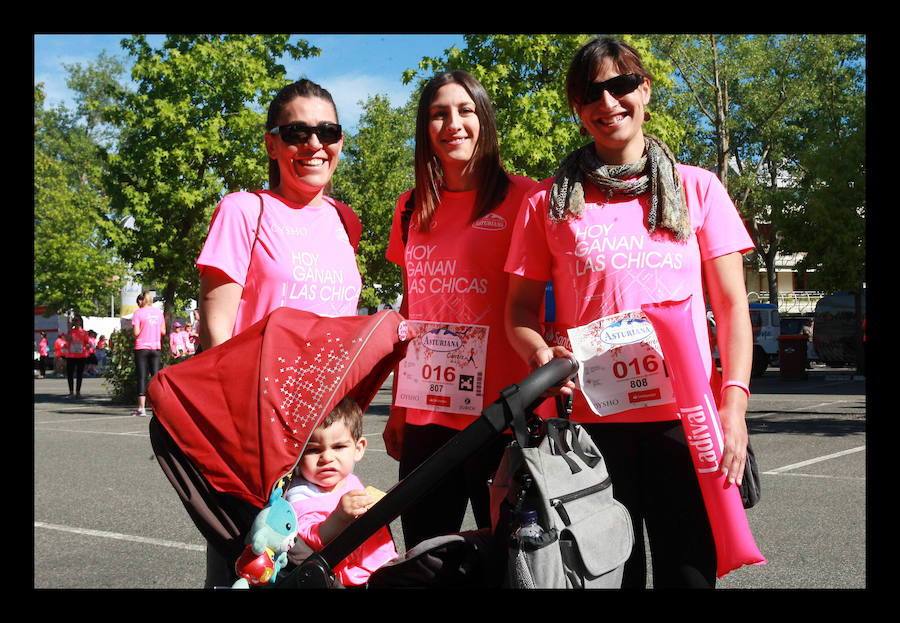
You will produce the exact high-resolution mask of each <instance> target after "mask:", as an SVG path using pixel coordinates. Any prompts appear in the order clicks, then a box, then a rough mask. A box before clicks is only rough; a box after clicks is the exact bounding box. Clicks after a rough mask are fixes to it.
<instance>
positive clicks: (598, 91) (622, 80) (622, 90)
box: [585, 73, 644, 104]
mask: <svg viewBox="0 0 900 623" xmlns="http://www.w3.org/2000/svg"><path fill="white" fill-rule="evenodd" d="M643 82H644V77H643V76H641V75H640V74H635V73H628V74H622V75H621V76H616V77H615V78H610V79H609V80H604V81H603V82H592V83H591V85H590V86H589V87H588V90H587V95H586V96H585V103H586V104H590V103H591V102H596V101H597V100H599V99H600V98H602V97H603V92H604V91H609V92H610V94H611V95H612V96H613V97H622V96H623V95H628V94H629V93H631V92H632V91H634V90H635V89H636V88H638V87H639V86H641V84H642V83H643Z"/></svg>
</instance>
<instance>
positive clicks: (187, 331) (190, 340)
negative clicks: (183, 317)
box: [184, 321, 197, 357]
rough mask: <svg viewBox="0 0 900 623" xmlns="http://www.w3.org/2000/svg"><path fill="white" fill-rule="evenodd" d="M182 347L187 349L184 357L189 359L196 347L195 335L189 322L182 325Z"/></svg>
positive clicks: (194, 352)
mask: <svg viewBox="0 0 900 623" xmlns="http://www.w3.org/2000/svg"><path fill="white" fill-rule="evenodd" d="M184 335H185V337H184V347H185V348H186V349H187V355H186V357H191V356H192V355H194V354H196V350H197V346H196V344H195V343H194V340H195V338H196V334H195V333H194V326H193V325H192V324H191V323H190V321H188V322H185V323H184Z"/></svg>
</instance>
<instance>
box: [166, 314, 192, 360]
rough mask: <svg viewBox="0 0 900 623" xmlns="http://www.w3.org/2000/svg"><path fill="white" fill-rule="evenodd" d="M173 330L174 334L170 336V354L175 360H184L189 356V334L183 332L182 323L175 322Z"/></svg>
mask: <svg viewBox="0 0 900 623" xmlns="http://www.w3.org/2000/svg"><path fill="white" fill-rule="evenodd" d="M172 329H173V331H172V333H170V334H169V352H170V353H172V358H173V359H184V358H185V357H187V354H188V348H187V340H188V334H187V333H186V332H185V331H184V330H182V328H181V323H180V322H175V323H174V324H173V325H172Z"/></svg>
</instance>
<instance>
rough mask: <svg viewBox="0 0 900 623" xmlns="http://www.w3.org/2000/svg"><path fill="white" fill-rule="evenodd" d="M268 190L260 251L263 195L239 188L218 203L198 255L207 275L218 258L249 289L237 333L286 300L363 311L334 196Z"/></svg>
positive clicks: (297, 305) (318, 309)
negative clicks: (306, 200) (313, 200)
mask: <svg viewBox="0 0 900 623" xmlns="http://www.w3.org/2000/svg"><path fill="white" fill-rule="evenodd" d="M260 194H261V195H262V197H263V201H264V204H265V208H264V210H263V216H262V223H261V226H260V228H259V229H260V231H259V237H258V239H257V241H256V246H255V248H254V249H253V257H252V258H251V257H250V249H251V247H252V246H253V239H254V236H255V233H256V224H257V222H258V220H259V210H260V205H259V198H258V197H257V195H256V194H254V193H249V192H237V193H232V194H230V195H227V196H226V197H225V198H224V199H222V201H221V202H220V203H219V205H218V206H217V207H216V210H215V212H214V213H213V217H212V222H211V223H210V227H209V236H208V237H207V239H206V243H205V244H204V246H203V250H202V251H201V252H200V257H199V258H198V259H197V267H198V268H199V269H200V274H201V275H202V274H203V270H204V268H205V267H207V266H211V267H214V268H217V269H219V270H221V271H222V272H224V273H225V274H226V275H227V276H228V277H229V278H230V279H231V280H233V281H234V282H235V283H237V284H239V285H240V286H242V287H243V289H244V290H243V293H242V294H241V301H240V304H239V306H238V312H237V318H236V320H235V325H234V332H233V333H232V335H237V334H238V333H240V332H242V331H243V330H244V329H246V328H247V327H249V326H250V325H252V324H253V323H255V322H257V321H259V320H261V319H263V318H265V317H266V316H267V315H268V314H269V313H270V312H272V311H273V310H275V309H277V308H279V307H291V308H294V309H303V310H306V311H310V312H313V313H316V314H319V315H321V316H355V315H356V313H357V303H358V301H359V294H360V289H361V287H362V280H361V278H360V275H359V268H358V267H357V264H356V256H355V254H354V252H353V247H352V246H351V244H350V239H349V238H348V236H347V231H346V229H345V228H344V225H343V223H342V221H341V219H340V216H339V215H338V212H337V209H336V208H335V207H334V206H333V205H331V202H334V200H333V199H331V198H329V197H325V199H324V200H323V202H322V203H321V204H319V205H306V206H304V205H300V204H296V203H292V202H290V201H287V200H285V199H283V198H281V197H278V196H276V195H273V194H271V193H270V192H268V191H261V192H260ZM335 203H336V202H335ZM251 259H252V261H251Z"/></svg>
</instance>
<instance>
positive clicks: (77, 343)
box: [68, 329, 91, 359]
mask: <svg viewBox="0 0 900 623" xmlns="http://www.w3.org/2000/svg"><path fill="white" fill-rule="evenodd" d="M69 335H70V337H71V341H70V342H69V354H68V357H69V359H83V358H84V357H87V356H88V354H89V351H90V347H91V336H90V335H88V332H87V331H85V330H84V329H72V331H70V333H69Z"/></svg>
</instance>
